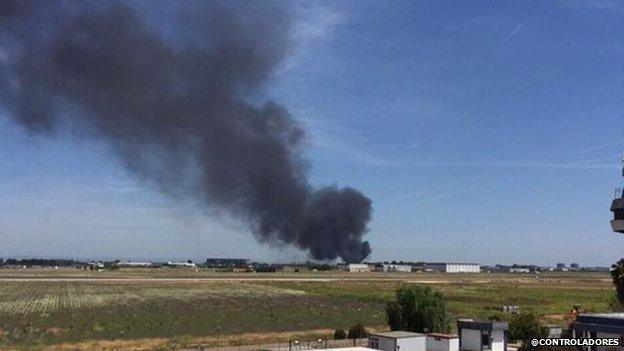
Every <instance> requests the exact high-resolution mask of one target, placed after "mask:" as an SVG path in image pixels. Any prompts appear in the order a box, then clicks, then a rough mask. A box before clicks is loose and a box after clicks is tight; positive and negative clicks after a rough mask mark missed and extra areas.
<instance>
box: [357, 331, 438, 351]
mask: <svg viewBox="0 0 624 351" xmlns="http://www.w3.org/2000/svg"><path fill="white" fill-rule="evenodd" d="M368 347H369V348H371V349H376V350H382V351H427V335H425V334H420V333H412V332H406V331H390V332H385V333H373V334H370V336H369V337H368Z"/></svg>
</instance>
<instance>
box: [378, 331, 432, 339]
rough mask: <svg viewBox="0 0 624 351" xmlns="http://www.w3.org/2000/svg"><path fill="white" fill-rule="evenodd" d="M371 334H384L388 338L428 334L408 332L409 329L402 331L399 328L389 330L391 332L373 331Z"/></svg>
mask: <svg viewBox="0 0 624 351" xmlns="http://www.w3.org/2000/svg"><path fill="white" fill-rule="evenodd" d="M370 335H374V336H384V337H386V338H395V339H398V338H413V337H420V336H426V335H425V334H420V333H413V332H408V331H401V330H397V331H389V332H382V333H371V334H370Z"/></svg>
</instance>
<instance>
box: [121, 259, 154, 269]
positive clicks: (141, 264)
mask: <svg viewBox="0 0 624 351" xmlns="http://www.w3.org/2000/svg"><path fill="white" fill-rule="evenodd" d="M117 267H127V268H138V267H143V268H147V267H153V263H152V262H138V261H121V262H117Z"/></svg>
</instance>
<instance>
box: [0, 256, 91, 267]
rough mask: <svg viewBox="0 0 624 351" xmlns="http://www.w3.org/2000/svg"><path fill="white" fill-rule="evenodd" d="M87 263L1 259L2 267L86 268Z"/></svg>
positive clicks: (62, 260)
mask: <svg viewBox="0 0 624 351" xmlns="http://www.w3.org/2000/svg"><path fill="white" fill-rule="evenodd" d="M84 265H86V263H84V262H79V261H76V260H69V259H43V258H28V259H21V260H18V259H14V258H8V259H6V260H4V259H2V258H0V266H26V267H76V266H84Z"/></svg>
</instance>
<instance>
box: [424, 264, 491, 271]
mask: <svg viewBox="0 0 624 351" xmlns="http://www.w3.org/2000/svg"><path fill="white" fill-rule="evenodd" d="M424 268H425V271H438V272H445V273H481V266H479V265H478V264H477V263H425V266H424Z"/></svg>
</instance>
